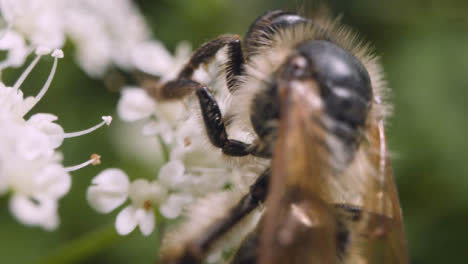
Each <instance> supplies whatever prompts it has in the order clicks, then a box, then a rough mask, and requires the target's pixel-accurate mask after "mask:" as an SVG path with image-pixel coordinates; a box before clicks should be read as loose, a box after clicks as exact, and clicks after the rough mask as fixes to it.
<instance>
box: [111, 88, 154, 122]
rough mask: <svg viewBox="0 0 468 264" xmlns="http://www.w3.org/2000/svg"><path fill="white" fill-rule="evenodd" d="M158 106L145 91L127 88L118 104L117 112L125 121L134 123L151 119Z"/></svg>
mask: <svg viewBox="0 0 468 264" xmlns="http://www.w3.org/2000/svg"><path fill="white" fill-rule="evenodd" d="M155 108H156V104H155V102H154V101H153V99H151V98H150V97H149V96H148V95H147V94H146V92H145V91H144V90H143V89H140V88H136V87H134V88H126V89H124V90H123V91H122V96H121V97H120V100H119V102H118V104H117V112H118V114H119V116H120V118H121V119H122V120H123V121H127V122H132V121H136V120H140V119H144V118H147V117H150V116H151V115H152V114H153V112H154V110H155Z"/></svg>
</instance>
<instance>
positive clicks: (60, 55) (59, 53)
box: [51, 49, 64, 59]
mask: <svg viewBox="0 0 468 264" xmlns="http://www.w3.org/2000/svg"><path fill="white" fill-rule="evenodd" d="M51 56H52V57H54V58H59V59H61V58H63V56H64V55H63V51H62V50H61V49H55V50H54V51H53V52H52V55H51Z"/></svg>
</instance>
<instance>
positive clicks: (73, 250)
mask: <svg viewBox="0 0 468 264" xmlns="http://www.w3.org/2000/svg"><path fill="white" fill-rule="evenodd" d="M125 238H126V236H120V235H119V234H117V232H116V231H115V227H114V223H111V224H108V225H105V226H102V227H99V228H98V229H95V230H93V231H90V232H88V233H86V234H84V235H83V236H81V237H79V238H77V239H75V240H72V241H69V242H68V243H65V244H64V245H63V246H61V247H59V248H57V249H55V250H53V251H52V252H51V253H50V254H48V255H46V256H44V257H42V258H40V259H39V261H37V262H36V263H38V264H55V263H57V264H58V263H77V262H80V260H84V259H87V258H89V257H91V256H93V255H95V254H96V253H98V252H102V251H103V249H105V248H108V247H110V246H112V245H115V244H117V243H119V242H120V241H122V240H123V239H125Z"/></svg>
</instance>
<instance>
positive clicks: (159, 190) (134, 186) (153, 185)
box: [87, 169, 167, 236]
mask: <svg viewBox="0 0 468 264" xmlns="http://www.w3.org/2000/svg"><path fill="white" fill-rule="evenodd" d="M92 183H93V185H91V186H90V187H89V188H88V192H87V199H88V202H89V203H90V205H91V207H93V208H94V209H96V210H97V211H98V212H101V213H108V212H110V211H112V210H114V209H115V208H117V207H119V206H120V205H122V204H123V203H124V202H125V201H126V200H127V198H129V199H130V201H131V204H130V205H128V206H126V207H125V208H124V209H123V210H122V211H121V212H120V213H119V214H118V215H117V220H116V223H115V226H116V229H117V232H118V233H119V234H121V235H127V234H129V233H130V232H132V231H133V230H134V229H135V228H136V227H137V226H139V228H140V231H141V232H142V234H143V235H145V236H147V235H150V234H151V233H152V232H153V230H154V226H155V222H156V220H155V215H154V211H153V208H155V207H157V206H158V205H160V204H161V203H163V202H165V201H166V198H167V190H166V189H165V188H164V187H162V186H161V185H159V184H158V183H157V182H149V181H148V180H144V179H138V180H135V181H133V182H132V183H130V184H129V180H128V176H127V175H126V174H125V173H124V172H123V171H122V170H120V169H107V170H104V171H103V172H101V173H100V174H98V175H97V176H96V177H95V178H94V179H93V181H92Z"/></svg>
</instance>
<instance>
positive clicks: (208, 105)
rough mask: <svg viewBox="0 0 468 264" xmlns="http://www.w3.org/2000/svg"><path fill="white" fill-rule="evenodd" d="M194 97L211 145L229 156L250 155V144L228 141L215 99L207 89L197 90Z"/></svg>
mask: <svg viewBox="0 0 468 264" xmlns="http://www.w3.org/2000/svg"><path fill="white" fill-rule="evenodd" d="M196 95H197V97H198V101H199V102H200V108H201V111H202V115H203V121H204V123H205V128H206V132H207V134H208V137H209V139H210V141H211V143H212V144H213V145H215V146H216V147H218V148H221V149H222V151H223V153H224V154H227V155H230V156H246V155H249V154H251V153H250V151H249V149H250V148H251V145H250V144H247V143H244V142H241V141H238V140H234V139H228V135H227V132H226V126H225V124H224V120H223V116H222V114H221V110H220V109H219V106H218V104H217V103H216V100H215V98H214V97H213V95H212V94H211V92H210V91H209V90H208V88H207V87H201V88H199V89H197V91H196Z"/></svg>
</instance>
